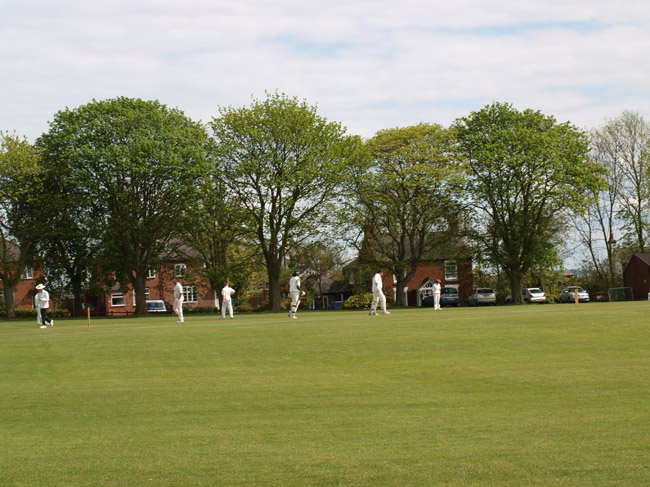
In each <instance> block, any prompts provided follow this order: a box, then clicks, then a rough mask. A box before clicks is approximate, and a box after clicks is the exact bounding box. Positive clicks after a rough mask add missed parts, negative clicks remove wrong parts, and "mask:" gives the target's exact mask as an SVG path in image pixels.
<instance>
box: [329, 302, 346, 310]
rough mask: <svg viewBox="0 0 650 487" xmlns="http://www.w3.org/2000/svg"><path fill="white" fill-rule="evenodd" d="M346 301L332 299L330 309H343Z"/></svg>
mask: <svg viewBox="0 0 650 487" xmlns="http://www.w3.org/2000/svg"><path fill="white" fill-rule="evenodd" d="M344 304H345V301H332V302H331V303H330V305H329V309H343V305H344Z"/></svg>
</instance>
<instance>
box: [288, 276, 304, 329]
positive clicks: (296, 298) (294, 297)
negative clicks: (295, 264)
mask: <svg viewBox="0 0 650 487" xmlns="http://www.w3.org/2000/svg"><path fill="white" fill-rule="evenodd" d="M304 295H305V291H303V290H302V288H301V287H300V276H299V275H298V271H294V272H293V275H292V276H291V279H289V296H291V311H289V318H291V319H293V320H296V319H298V317H297V316H296V311H298V306H300V296H304Z"/></svg>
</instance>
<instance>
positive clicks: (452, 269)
mask: <svg viewBox="0 0 650 487" xmlns="http://www.w3.org/2000/svg"><path fill="white" fill-rule="evenodd" d="M445 280H446V281H456V280H458V265H457V264H456V261H455V260H446V261H445Z"/></svg>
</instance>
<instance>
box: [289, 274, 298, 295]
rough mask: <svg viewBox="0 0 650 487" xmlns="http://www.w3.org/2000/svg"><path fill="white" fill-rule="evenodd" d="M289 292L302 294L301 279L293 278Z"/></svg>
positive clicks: (290, 280) (290, 281)
mask: <svg viewBox="0 0 650 487" xmlns="http://www.w3.org/2000/svg"><path fill="white" fill-rule="evenodd" d="M289 292H291V293H293V292H300V277H298V276H291V279H289Z"/></svg>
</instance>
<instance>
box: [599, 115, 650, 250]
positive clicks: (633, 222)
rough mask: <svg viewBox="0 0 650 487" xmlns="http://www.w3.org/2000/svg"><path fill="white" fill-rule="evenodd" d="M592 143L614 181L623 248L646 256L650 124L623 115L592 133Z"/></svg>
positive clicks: (649, 214)
mask: <svg viewBox="0 0 650 487" xmlns="http://www.w3.org/2000/svg"><path fill="white" fill-rule="evenodd" d="M593 140H594V147H595V148H597V150H598V151H599V155H600V156H601V158H602V160H603V162H604V163H605V164H606V167H607V169H608V170H609V176H610V181H611V180H612V178H613V177H614V176H616V177H617V183H618V184H617V186H616V188H615V190H616V193H617V194H616V196H617V197H618V198H617V200H618V205H617V210H618V211H617V216H618V217H619V218H620V219H621V220H622V223H623V227H624V232H625V233H624V235H623V238H622V240H623V242H624V245H625V246H626V247H629V248H631V249H633V250H634V251H635V252H646V251H647V250H648V247H649V243H648V242H649V240H650V228H649V227H650V123H648V122H647V121H646V120H644V118H643V117H642V116H641V115H640V114H638V113H634V112H630V111H625V112H623V113H622V114H621V116H620V117H618V118H616V119H614V120H609V121H608V122H607V123H606V124H605V125H604V126H603V127H601V128H599V129H597V130H595V131H594V133H593ZM610 254H611V253H610ZM608 257H611V255H608Z"/></svg>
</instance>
